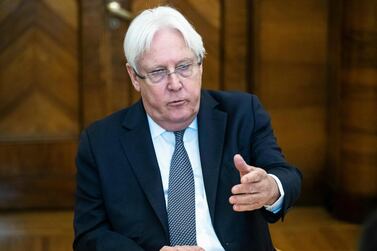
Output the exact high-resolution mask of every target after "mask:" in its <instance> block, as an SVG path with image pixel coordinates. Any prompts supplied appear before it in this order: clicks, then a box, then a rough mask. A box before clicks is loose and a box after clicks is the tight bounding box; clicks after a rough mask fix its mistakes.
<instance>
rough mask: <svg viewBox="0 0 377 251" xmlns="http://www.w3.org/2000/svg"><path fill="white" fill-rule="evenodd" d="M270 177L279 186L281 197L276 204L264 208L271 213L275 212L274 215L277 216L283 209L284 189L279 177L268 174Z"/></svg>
mask: <svg viewBox="0 0 377 251" xmlns="http://www.w3.org/2000/svg"><path fill="white" fill-rule="evenodd" d="M268 175H270V176H271V177H272V178H274V180H275V181H276V184H277V185H278V188H279V193H280V197H279V199H277V201H275V203H274V204H272V205H265V206H264V208H265V209H266V210H268V211H270V212H273V213H274V214H277V213H279V211H280V210H281V209H282V207H283V200H284V189H283V186H282V184H281V182H280V180H279V178H278V177H276V176H275V175H273V174H268Z"/></svg>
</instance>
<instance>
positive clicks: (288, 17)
mask: <svg viewBox="0 0 377 251" xmlns="http://www.w3.org/2000/svg"><path fill="white" fill-rule="evenodd" d="M327 5H328V2H327V1H324V0H321V1H318V0H307V1H299V0H289V1H281V0H271V1H254V3H253V7H252V8H253V13H254V16H253V27H252V28H253V29H252V30H253V32H254V34H253V38H254V39H255V42H254V49H253V52H254V55H252V56H253V60H254V63H253V64H254V76H253V78H254V92H255V93H256V94H257V95H258V96H259V97H260V99H261V100H262V103H263V104H264V106H265V107H266V108H267V110H268V111H269V112H270V114H271V117H272V123H273V127H274V129H275V133H276V135H277V138H278V142H279V144H280V145H281V147H282V148H283V151H284V153H285V155H286V157H287V158H288V160H289V161H290V162H291V163H293V164H295V165H297V166H298V167H299V168H300V169H301V171H302V172H303V174H304V185H303V194H302V195H303V196H301V201H306V202H310V203H313V202H319V201H320V200H321V196H322V195H321V193H319V192H318V186H320V184H321V175H322V172H323V171H324V168H325V161H326V159H325V156H326V105H327V103H326V102H327V94H326V93H327V86H326V83H327V75H326V74H327V71H326V70H327V32H328V30H327V15H328V6H327Z"/></svg>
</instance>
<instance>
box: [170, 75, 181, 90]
mask: <svg viewBox="0 0 377 251" xmlns="http://www.w3.org/2000/svg"><path fill="white" fill-rule="evenodd" d="M167 77H168V88H169V89H170V90H179V89H181V88H182V83H181V80H180V79H179V76H178V74H177V73H176V72H169V74H168V75H167Z"/></svg>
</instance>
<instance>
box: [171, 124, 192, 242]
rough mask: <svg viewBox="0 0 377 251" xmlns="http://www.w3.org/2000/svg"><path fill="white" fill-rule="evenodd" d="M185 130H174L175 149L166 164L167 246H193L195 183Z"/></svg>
mask: <svg viewBox="0 0 377 251" xmlns="http://www.w3.org/2000/svg"><path fill="white" fill-rule="evenodd" d="M184 133H185V130H182V131H177V132H174V135H175V149H174V153H173V156H172V159H171V163H170V173H169V191H168V222H169V234H170V245H171V246H176V245H178V246H183V245H188V246H195V245H196V225H195V182H194V174H193V171H192V168H191V164H190V159H189V157H188V155H187V152H186V149H185V146H184V144H183V135H184Z"/></svg>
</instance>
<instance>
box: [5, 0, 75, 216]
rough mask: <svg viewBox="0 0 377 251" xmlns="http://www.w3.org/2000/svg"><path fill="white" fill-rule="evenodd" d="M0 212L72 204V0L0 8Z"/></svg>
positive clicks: (32, 0) (27, 1)
mask: <svg viewBox="0 0 377 251" xmlns="http://www.w3.org/2000/svg"><path fill="white" fill-rule="evenodd" d="M0 13H1V14H0V36H1V40H0V208H1V209H4V208H6V209H9V208H41V207H49V208H57V207H70V206H72V204H73V190H74V184H73V183H74V173H75V171H74V155H75V150H76V141H77V138H78V134H79V128H80V124H79V110H80V108H79V61H78V9H77V3H76V1H75V0H68V1H64V2H59V3H57V2H56V1H50V0H45V1H41V0H39V1H37V0H23V1H22V0H20V1H1V2H0Z"/></svg>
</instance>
